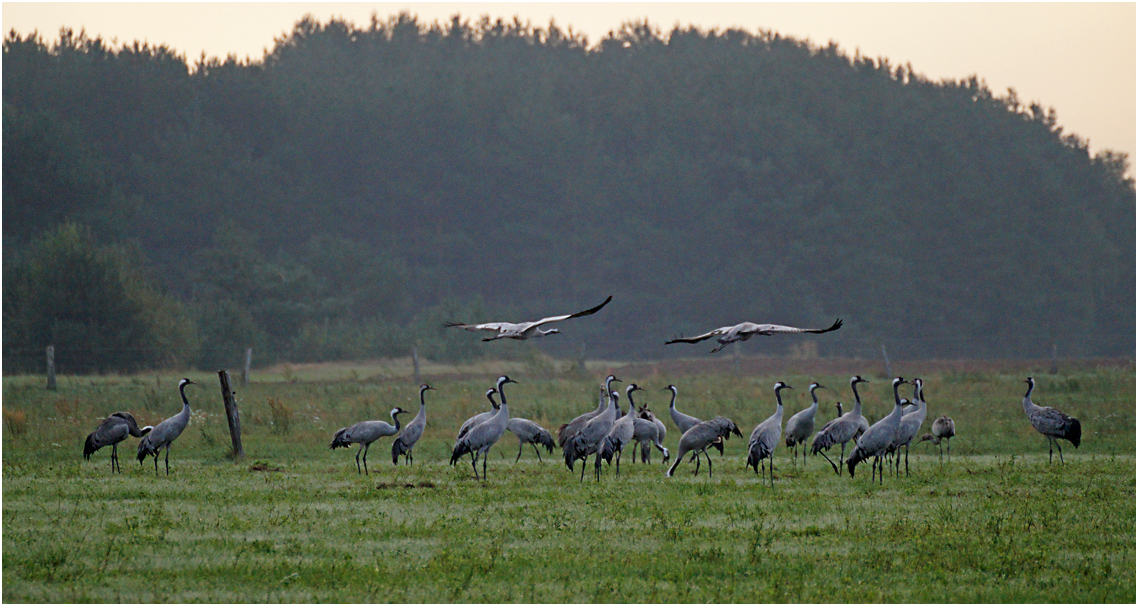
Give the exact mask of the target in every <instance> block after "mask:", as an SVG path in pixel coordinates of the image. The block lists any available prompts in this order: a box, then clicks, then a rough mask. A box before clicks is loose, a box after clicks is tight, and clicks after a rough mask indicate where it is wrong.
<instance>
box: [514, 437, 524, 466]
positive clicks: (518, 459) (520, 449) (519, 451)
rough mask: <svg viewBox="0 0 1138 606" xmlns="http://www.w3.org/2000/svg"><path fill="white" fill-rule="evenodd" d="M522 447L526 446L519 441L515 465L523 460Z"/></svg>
mask: <svg viewBox="0 0 1138 606" xmlns="http://www.w3.org/2000/svg"><path fill="white" fill-rule="evenodd" d="M522 446H524V444H522V441H521V440H518V456H517V457H515V458H514V465H517V464H518V461H520V460H521V459H522Z"/></svg>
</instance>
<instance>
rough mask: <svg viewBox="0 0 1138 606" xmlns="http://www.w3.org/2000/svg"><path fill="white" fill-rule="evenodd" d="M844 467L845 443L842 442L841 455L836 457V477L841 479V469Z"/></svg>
mask: <svg viewBox="0 0 1138 606" xmlns="http://www.w3.org/2000/svg"><path fill="white" fill-rule="evenodd" d="M845 466H846V443H845V442H842V454H841V455H839V456H838V477H839V478H840V477H842V468H843V467H845Z"/></svg>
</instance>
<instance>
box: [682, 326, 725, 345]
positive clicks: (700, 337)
mask: <svg viewBox="0 0 1138 606" xmlns="http://www.w3.org/2000/svg"><path fill="white" fill-rule="evenodd" d="M732 328H735V327H734V326H723V327H721V328H716V329H715V330H712V331H710V332H705V333H703V334H702V335H697V336H694V337H676V338H675V339H672V340H671V341H664V345H671V344H672V343H699V342H700V341H706V340H707V339H710V338H711V337H718V336H719V335H722V334H727V332H728V331H729V330H731V329H732Z"/></svg>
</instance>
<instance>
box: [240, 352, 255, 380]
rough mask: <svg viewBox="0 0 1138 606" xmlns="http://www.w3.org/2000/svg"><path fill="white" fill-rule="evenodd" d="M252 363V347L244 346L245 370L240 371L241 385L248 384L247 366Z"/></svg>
mask: <svg viewBox="0 0 1138 606" xmlns="http://www.w3.org/2000/svg"><path fill="white" fill-rule="evenodd" d="M252 365H253V348H252V347H246V348H245V370H244V372H242V373H241V387H248V386H249V367H250V366H252Z"/></svg>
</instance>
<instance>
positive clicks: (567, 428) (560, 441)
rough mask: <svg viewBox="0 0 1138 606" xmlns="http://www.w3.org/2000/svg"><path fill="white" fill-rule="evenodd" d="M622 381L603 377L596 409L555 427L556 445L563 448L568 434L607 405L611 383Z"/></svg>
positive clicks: (575, 430) (612, 377)
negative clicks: (603, 382)
mask: <svg viewBox="0 0 1138 606" xmlns="http://www.w3.org/2000/svg"><path fill="white" fill-rule="evenodd" d="M623 382H624V381H621V380H620V379H618V378H616V377H614V376H613V375H609V376H608V377H607V378H606V379H605V384H604V386H603V387H601V398H600V402H598V403H597V409H596V410H593V411H589V412H586V413H585V414H583V415H580V416H578V417H577V418H575V419H573V420H572V421H569V422H568V423H566V424H564V425H562V426H561V427H558V428H557V446H558V447H559V448H562V449H564V448H565V441H566V440H568V439H569V436H572V435H575V434H576V433H577V431H578V430H580V429H581V427H583V426H584V425H585V423H588V422H589V421H590V420H591V419H592V418H593V417H595V416H597V415H599V414H601V413H602V412H604V411H605V409H606V408H607V407H608V405H609V400H610V399H611V398H612V396H611V395H609V394H611V393H612V384H613V383H623Z"/></svg>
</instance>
